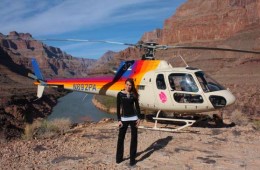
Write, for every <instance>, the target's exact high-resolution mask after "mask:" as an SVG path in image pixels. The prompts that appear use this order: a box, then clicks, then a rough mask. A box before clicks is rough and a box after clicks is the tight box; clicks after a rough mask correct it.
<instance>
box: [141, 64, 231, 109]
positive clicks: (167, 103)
mask: <svg viewBox="0 0 260 170" xmlns="http://www.w3.org/2000/svg"><path fill="white" fill-rule="evenodd" d="M201 74H203V72H202V70H199V69H193V68H185V67H175V68H173V67H172V66H171V65H170V64H168V63H167V62H166V61H161V63H160V67H159V68H158V69H156V70H153V71H150V72H147V73H146V74H145V75H144V76H143V78H142V80H141V82H140V84H139V85H138V86H137V87H138V93H139V95H140V99H139V102H140V106H141V107H143V108H147V109H152V110H164V111H173V112H183V113H186V112H193V113H198V112H205V111H211V110H216V109H218V108H222V107H225V106H228V105H231V104H233V103H234V102H235V97H234V95H233V94H232V93H231V92H230V91H229V90H226V89H224V88H222V89H217V87H216V88H215V90H214V91H213V90H212V89H214V87H213V88H211V89H208V87H206V83H209V82H204V83H205V86H204V85H203V82H202V80H201V77H200V76H199V75H201ZM185 78H188V79H189V81H188V80H187V79H185ZM200 81H201V82H200ZM184 83H186V85H188V84H189V85H191V86H193V88H190V89H189V88H186V89H185V87H182V86H185V85H184ZM211 83H212V82H211ZM214 85H216V84H214ZM202 86H203V87H202ZM212 86H213V85H212Z"/></svg>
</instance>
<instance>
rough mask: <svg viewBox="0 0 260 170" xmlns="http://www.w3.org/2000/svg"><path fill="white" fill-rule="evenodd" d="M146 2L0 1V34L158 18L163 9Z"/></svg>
mask: <svg viewBox="0 0 260 170" xmlns="http://www.w3.org/2000/svg"><path fill="white" fill-rule="evenodd" d="M149 3H155V0H142V1H140V0H131V1H125V0H108V1H103V0H77V1H73V0H55V1H51V0H49V1H37V2H35V1H33V0H20V1H9V0H1V2H0V6H1V10H0V16H1V18H0V25H1V28H0V32H2V33H4V34H7V33H8V32H10V31H12V30H17V31H19V32H29V33H31V34H33V35H34V36H44V35H53V34H62V33H67V32H71V31H77V30H80V29H94V28H96V27H102V26H104V25H106V24H116V23H120V22H129V21H133V20H145V19H152V18H154V17H160V16H159V15H160V13H162V12H163V11H164V10H165V9H164V8H156V6H153V8H152V9H151V8H146V7H145V5H146V4H149ZM6 7H8V8H6ZM2 16H3V17H2Z"/></svg>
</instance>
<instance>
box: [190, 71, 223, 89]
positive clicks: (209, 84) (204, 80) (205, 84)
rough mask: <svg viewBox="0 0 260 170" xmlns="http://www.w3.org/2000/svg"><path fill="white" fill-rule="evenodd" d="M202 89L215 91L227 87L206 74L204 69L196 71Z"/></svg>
mask: <svg viewBox="0 0 260 170" xmlns="http://www.w3.org/2000/svg"><path fill="white" fill-rule="evenodd" d="M195 75H196V77H197V79H198V81H199V83H200V85H201V87H202V89H203V91H204V92H213V91H219V90H225V87H223V86H222V85H220V84H219V83H218V82H217V81H216V80H214V79H213V78H211V77H210V76H209V75H207V74H205V73H204V72H202V71H199V72H196V73H195Z"/></svg>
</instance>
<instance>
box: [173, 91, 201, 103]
mask: <svg viewBox="0 0 260 170" xmlns="http://www.w3.org/2000/svg"><path fill="white" fill-rule="evenodd" d="M173 97H174V100H175V101H176V102H178V103H203V98H202V96H201V95H199V94H185V93H174V95H173Z"/></svg>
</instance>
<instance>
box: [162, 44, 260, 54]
mask: <svg viewBox="0 0 260 170" xmlns="http://www.w3.org/2000/svg"><path fill="white" fill-rule="evenodd" d="M163 48H164V49H168V48H172V49H195V50H216V51H233V52H241V53H251V54H260V51H251V50H240V49H232V48H217V47H203V46H163ZM158 49H161V47H160V46H159V47H158Z"/></svg>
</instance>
